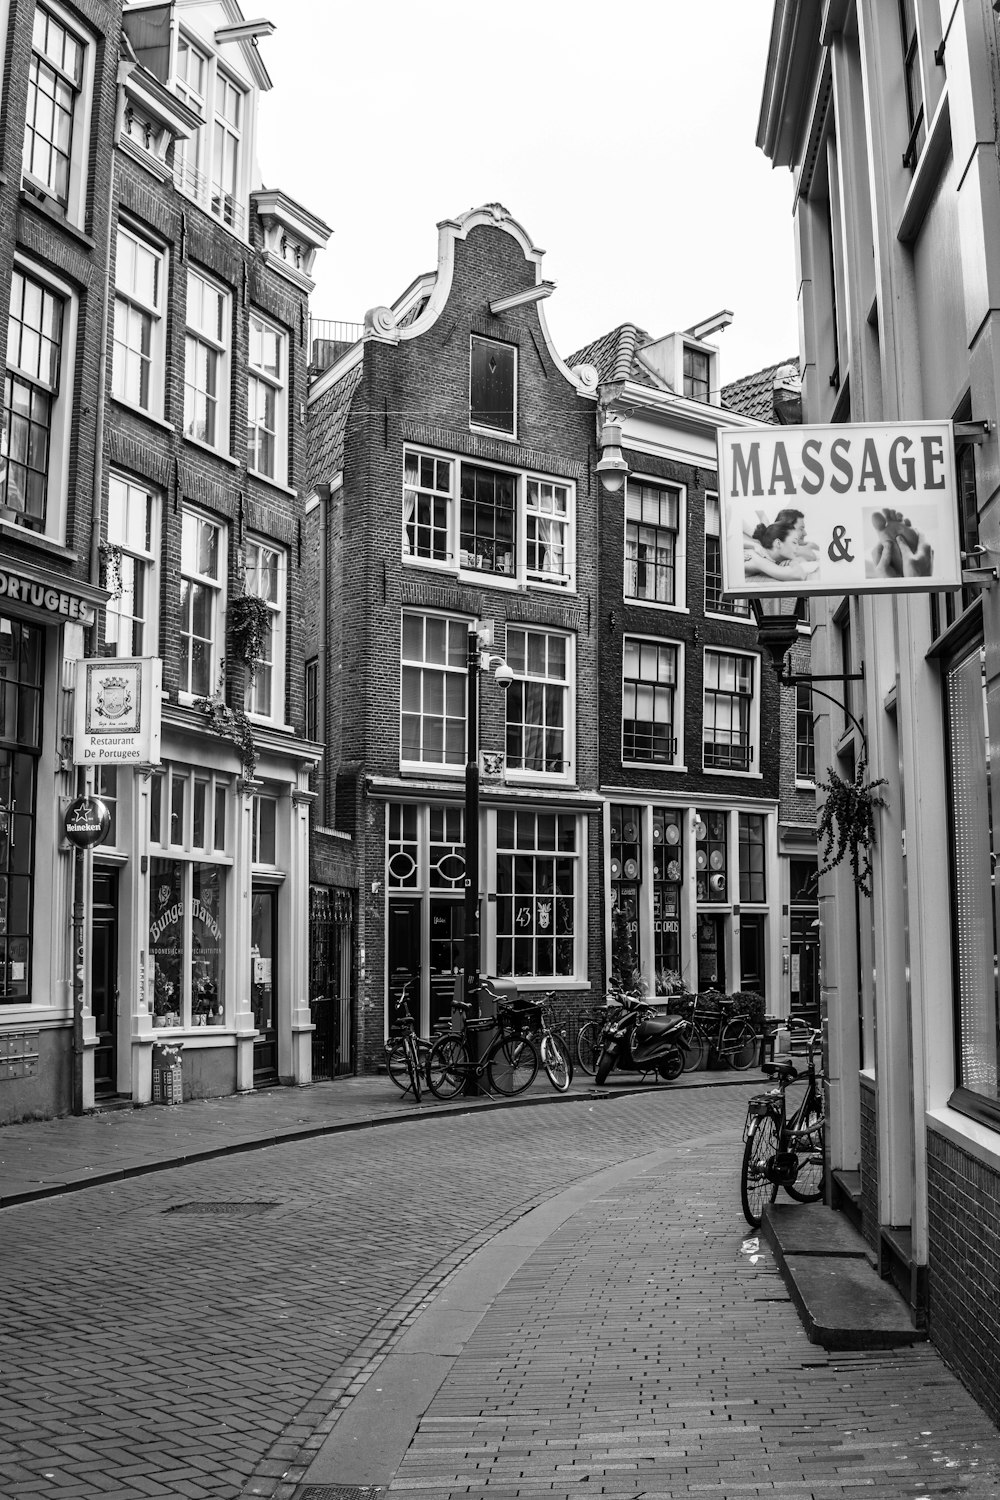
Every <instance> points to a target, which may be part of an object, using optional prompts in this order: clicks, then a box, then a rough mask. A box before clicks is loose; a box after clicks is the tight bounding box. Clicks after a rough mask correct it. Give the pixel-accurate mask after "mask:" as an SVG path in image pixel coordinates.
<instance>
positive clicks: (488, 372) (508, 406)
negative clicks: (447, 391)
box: [469, 334, 517, 436]
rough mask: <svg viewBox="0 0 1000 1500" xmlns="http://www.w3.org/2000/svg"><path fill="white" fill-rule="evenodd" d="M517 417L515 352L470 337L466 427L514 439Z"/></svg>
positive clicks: (505, 345) (511, 349) (486, 340)
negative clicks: (467, 419)
mask: <svg viewBox="0 0 1000 1500" xmlns="http://www.w3.org/2000/svg"><path fill="white" fill-rule="evenodd" d="M516 414H517V350H516V349H515V348H514V347H513V346H512V345H510V344H498V343H497V342H496V341H495V340H493V339H483V338H477V336H476V335H475V334H473V335H472V346H471V354H470V359H469V424H470V426H472V427H485V428H486V429H487V430H488V431H490V432H505V433H508V434H510V435H511V436H513V434H514V432H515V430H516V426H517V420H516Z"/></svg>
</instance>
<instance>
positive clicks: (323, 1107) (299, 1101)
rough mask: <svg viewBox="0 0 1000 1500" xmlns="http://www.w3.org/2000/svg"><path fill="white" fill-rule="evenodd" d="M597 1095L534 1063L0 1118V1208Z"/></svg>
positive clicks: (687, 1082)
mask: <svg viewBox="0 0 1000 1500" xmlns="http://www.w3.org/2000/svg"><path fill="white" fill-rule="evenodd" d="M763 1083H764V1078H763V1074H761V1073H759V1072H758V1071H757V1070H756V1069H752V1070H750V1071H749V1072H747V1073H731V1072H724V1071H719V1072H714V1071H712V1072H697V1073H685V1074H683V1075H682V1076H681V1077H680V1078H679V1079H677V1080H676V1082H674V1083H671V1084H663V1083H657V1082H654V1081H650V1082H649V1083H647V1084H643V1083H642V1082H641V1081H640V1079H639V1075H638V1074H630V1073H623V1074H612V1077H611V1078H610V1079H609V1080H608V1082H607V1084H606V1085H605V1086H604V1088H603V1089H602V1090H600V1091H599V1092H600V1093H602V1094H605V1093H613V1094H614V1093H626V1092H634V1091H636V1090H641V1091H643V1092H645V1091H647V1090H652V1091H654V1092H655V1091H659V1092H661V1093H666V1091H667V1090H668V1089H669V1090H681V1089H688V1088H709V1087H742V1086H744V1085H746V1084H753V1085H756V1086H757V1087H760V1086H761V1085H762V1084H763ZM594 1092H595V1085H594V1080H593V1079H592V1078H588V1077H586V1075H583V1074H580V1073H577V1074H576V1076H575V1077H574V1080H573V1083H572V1084H571V1085H570V1089H569V1091H568V1093H565V1094H557V1093H556V1092H555V1091H554V1089H552V1088H551V1087H550V1085H549V1082H548V1080H547V1078H546V1077H545V1074H544V1073H543V1072H542V1071H541V1070H540V1071H539V1075H538V1078H537V1079H536V1080H535V1082H534V1084H533V1085H532V1087H531V1088H530V1089H529V1090H528V1091H527V1093H525V1094H523V1095H521V1096H520V1097H519V1098H517V1099H496V1098H495V1099H489V1098H476V1099H464V1098H463V1099H456V1100H454V1101H452V1102H451V1103H448V1104H445V1103H442V1102H441V1101H439V1100H437V1099H435V1098H434V1097H433V1095H431V1094H429V1093H427V1092H425V1093H424V1096H423V1098H422V1100H421V1102H420V1104H414V1102H413V1099H412V1096H411V1095H410V1094H401V1093H400V1092H399V1090H398V1089H397V1088H396V1087H395V1086H394V1084H393V1083H391V1082H390V1080H389V1078H388V1077H386V1076H384V1075H383V1076H379V1075H366V1076H364V1077H361V1078H338V1079H336V1080H334V1081H331V1082H324V1083H313V1084H309V1085H308V1086H307V1087H305V1088H272V1089H263V1090H261V1091H259V1092H257V1093H254V1094H235V1095H229V1096H228V1097H226V1098H224V1099H203V1100H192V1101H190V1102H188V1103H186V1104H181V1105H147V1106H144V1107H142V1108H136V1109H120V1108H119V1109H111V1110H107V1111H104V1112H102V1111H100V1110H96V1111H94V1112H93V1113H91V1114H86V1115H82V1116H79V1117H77V1116H72V1115H68V1116H63V1117H62V1118H60V1119H56V1120H32V1121H27V1122H25V1123H22V1124H17V1125H5V1126H0V1209H3V1208H9V1207H10V1206H11V1205H12V1204H15V1203H25V1202H29V1201H30V1200H32V1199H35V1198H49V1197H53V1196H55V1195H56V1194H59V1193H69V1192H75V1191H77V1190H79V1189H81V1188H87V1187H93V1186H96V1185H99V1184H102V1183H107V1182H115V1181H120V1180H121V1179H122V1178H126V1177H135V1176H138V1175H139V1174H140V1173H144V1172H157V1171H162V1170H164V1169H166V1168H169V1167H179V1166H183V1165H184V1164H185V1163H188V1162H193V1161H206V1160H208V1159H209V1158H211V1157H214V1156H224V1155H227V1154H229V1153H231V1152H234V1151H253V1150H258V1149H261V1148H263V1147H266V1146H272V1145H275V1144H276V1143H278V1142H279V1141H292V1140H304V1139H307V1138H308V1137H310V1136H317V1135H326V1134H329V1133H330V1132H332V1131H343V1130H364V1129H366V1128H368V1127H370V1126H376V1125H384V1124H391V1123H395V1122H397V1121H399V1120H401V1119H412V1120H417V1121H419V1120H423V1119H431V1118H437V1117H439V1116H441V1115H443V1114H465V1113H467V1112H468V1111H469V1110H488V1109H509V1108H514V1109H516V1108H524V1107H530V1106H534V1105H555V1104H567V1105H568V1104H572V1103H573V1102H574V1101H580V1100H583V1099H591V1098H593V1096H594Z"/></svg>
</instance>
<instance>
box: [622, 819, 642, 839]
mask: <svg viewBox="0 0 1000 1500" xmlns="http://www.w3.org/2000/svg"><path fill="white" fill-rule="evenodd" d="M622 837H623V838H624V840H625V842H626V844H634V843H635V841H636V839H637V838H638V837H639V827H638V824H636V823H626V824H625V827H624V828H623V829H622Z"/></svg>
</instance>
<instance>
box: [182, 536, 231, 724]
mask: <svg viewBox="0 0 1000 1500" xmlns="http://www.w3.org/2000/svg"><path fill="white" fill-rule="evenodd" d="M225 578H226V529H225V527H224V526H222V525H220V524H219V523H218V522H216V521H211V520H209V519H208V517H207V516H202V515H198V514H197V513H196V512H195V511H192V510H185V511H184V512H183V515H182V519H181V592H180V647H181V660H180V689H181V692H182V693H190V694H191V695H192V696H194V697H200V698H207V697H210V696H211V694H212V693H213V692H214V690H215V685H216V682H217V680H218V676H219V670H220V664H221V660H222V618H223V610H224V608H225Z"/></svg>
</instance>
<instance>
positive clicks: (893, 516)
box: [861, 505, 936, 578]
mask: <svg viewBox="0 0 1000 1500" xmlns="http://www.w3.org/2000/svg"><path fill="white" fill-rule="evenodd" d="M861 518H862V520H863V522H864V525H865V534H866V537H867V541H868V543H872V545H871V547H870V550H869V552H868V555H867V556H866V558H865V576H866V578H930V577H931V576H932V574H933V572H934V546H933V542H932V538H933V535H934V529H935V527H934V523H935V521H936V515H935V512H934V511H933V509H932V508H931V507H930V506H925V505H913V506H911V507H910V510H909V511H908V512H907V514H906V515H904V514H903V512H902V511H900V510H893V509H892V508H891V507H890V506H888V505H887V506H885V507H884V508H883V509H881V510H862V512H861Z"/></svg>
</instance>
